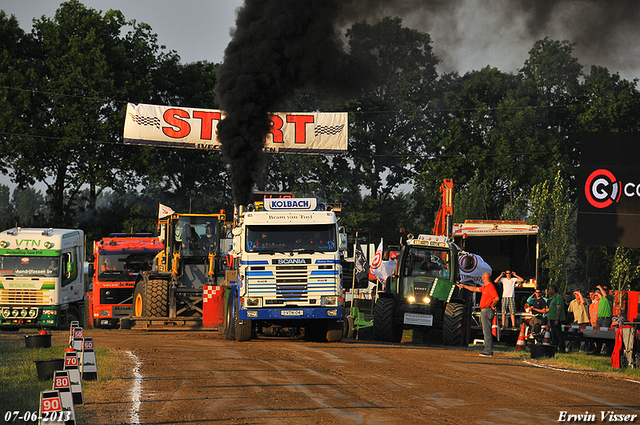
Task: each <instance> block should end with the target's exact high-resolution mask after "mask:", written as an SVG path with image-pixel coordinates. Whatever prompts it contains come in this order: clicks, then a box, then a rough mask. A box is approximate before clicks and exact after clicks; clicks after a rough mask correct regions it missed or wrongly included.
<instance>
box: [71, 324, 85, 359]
mask: <svg viewBox="0 0 640 425" xmlns="http://www.w3.org/2000/svg"><path fill="white" fill-rule="evenodd" d="M83 338H84V331H83V330H82V328H80V327H77V328H74V330H73V343H72V344H71V346H72V347H73V349H74V350H76V351H77V352H78V353H80V352H81V351H82V339H83Z"/></svg>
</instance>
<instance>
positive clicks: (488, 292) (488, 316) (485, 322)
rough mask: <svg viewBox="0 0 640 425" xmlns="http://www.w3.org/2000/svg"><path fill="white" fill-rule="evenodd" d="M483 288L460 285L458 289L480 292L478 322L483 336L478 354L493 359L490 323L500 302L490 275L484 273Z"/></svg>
mask: <svg viewBox="0 0 640 425" xmlns="http://www.w3.org/2000/svg"><path fill="white" fill-rule="evenodd" d="M482 283H483V286H469V285H464V284H462V283H459V284H458V288H460V289H466V290H468V291H471V292H480V293H481V294H482V296H481V297H480V322H482V335H483V336H484V350H483V351H482V353H480V356H482V357H493V335H492V334H491V322H492V321H493V318H494V316H495V315H496V305H498V301H500V297H499V296H498V291H496V287H495V286H493V283H492V282H491V274H490V273H489V272H485V273H484V274H483V275H482Z"/></svg>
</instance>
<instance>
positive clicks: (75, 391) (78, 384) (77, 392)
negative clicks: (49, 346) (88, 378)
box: [64, 348, 84, 404]
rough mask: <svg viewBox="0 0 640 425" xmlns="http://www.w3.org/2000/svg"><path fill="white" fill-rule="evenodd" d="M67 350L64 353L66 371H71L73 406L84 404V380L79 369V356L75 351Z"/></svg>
mask: <svg viewBox="0 0 640 425" xmlns="http://www.w3.org/2000/svg"><path fill="white" fill-rule="evenodd" d="M71 350H73V349H69V348H67V350H66V351H65V352H64V370H66V371H69V382H70V384H71V394H72V395H73V404H83V403H84V399H83V396H82V379H80V369H79V368H78V356H77V355H76V352H75V350H73V351H71Z"/></svg>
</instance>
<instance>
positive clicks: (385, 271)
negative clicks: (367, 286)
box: [371, 241, 396, 283]
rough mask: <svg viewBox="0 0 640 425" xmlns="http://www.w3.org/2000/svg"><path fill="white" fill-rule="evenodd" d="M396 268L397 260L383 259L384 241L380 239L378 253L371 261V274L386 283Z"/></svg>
mask: <svg viewBox="0 0 640 425" xmlns="http://www.w3.org/2000/svg"><path fill="white" fill-rule="evenodd" d="M395 269H396V262H395V261H394V260H388V261H382V241H380V245H378V250H377V251H376V255H375V256H374V257H373V262H372V263H371V274H373V275H374V276H375V277H377V278H378V280H379V281H380V282H382V283H385V282H386V281H387V278H388V277H389V276H391V275H392V274H393V272H394V271H395Z"/></svg>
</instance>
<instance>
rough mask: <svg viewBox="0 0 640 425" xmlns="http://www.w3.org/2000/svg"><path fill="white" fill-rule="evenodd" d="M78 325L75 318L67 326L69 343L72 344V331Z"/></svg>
mask: <svg viewBox="0 0 640 425" xmlns="http://www.w3.org/2000/svg"><path fill="white" fill-rule="evenodd" d="M79 327H80V323H79V322H78V321H76V320H74V321H73V322H71V326H70V327H69V345H70V346H71V345H73V332H74V331H75V329H76V328H79Z"/></svg>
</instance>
